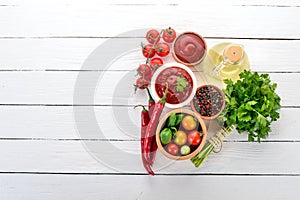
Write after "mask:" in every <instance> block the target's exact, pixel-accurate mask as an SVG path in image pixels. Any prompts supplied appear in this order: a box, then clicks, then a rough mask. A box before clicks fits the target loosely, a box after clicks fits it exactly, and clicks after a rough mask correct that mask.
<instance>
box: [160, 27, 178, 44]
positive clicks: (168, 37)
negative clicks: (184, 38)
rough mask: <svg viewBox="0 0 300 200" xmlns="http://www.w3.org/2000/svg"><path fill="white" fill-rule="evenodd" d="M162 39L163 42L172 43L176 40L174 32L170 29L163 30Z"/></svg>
mask: <svg viewBox="0 0 300 200" xmlns="http://www.w3.org/2000/svg"><path fill="white" fill-rule="evenodd" d="M162 38H163V40H164V41H165V42H168V43H172V42H173V41H174V40H175V38H176V32H175V30H174V29H172V28H171V27H169V28H167V29H165V30H164V32H163V35H162Z"/></svg>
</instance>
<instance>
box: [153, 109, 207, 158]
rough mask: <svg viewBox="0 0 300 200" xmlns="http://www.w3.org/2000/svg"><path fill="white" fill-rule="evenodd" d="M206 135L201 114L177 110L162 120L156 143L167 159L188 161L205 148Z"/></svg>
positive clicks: (157, 131) (157, 130)
mask: <svg viewBox="0 0 300 200" xmlns="http://www.w3.org/2000/svg"><path fill="white" fill-rule="evenodd" d="M206 133H207V130H206V126H205V124H204V122H203V120H202V119H201V117H200V116H199V114H197V113H195V112H193V111H191V110H187V109H176V110H172V111H170V112H169V113H167V114H166V115H165V116H164V117H163V118H162V119H161V120H160V122H159V124H158V126H157V129H156V142H157V146H158V149H159V150H160V151H161V152H162V153H163V154H164V155H165V156H166V157H168V158H170V159H173V160H186V159H190V158H192V157H194V156H195V155H196V154H198V153H199V152H200V150H201V149H202V148H203V146H204V144H205V141H206Z"/></svg>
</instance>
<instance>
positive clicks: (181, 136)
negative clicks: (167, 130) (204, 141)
mask: <svg viewBox="0 0 300 200" xmlns="http://www.w3.org/2000/svg"><path fill="white" fill-rule="evenodd" d="M186 141H187V136H186V133H185V132H184V131H177V132H176V134H175V139H174V142H175V144H177V145H184V144H185V143H186Z"/></svg>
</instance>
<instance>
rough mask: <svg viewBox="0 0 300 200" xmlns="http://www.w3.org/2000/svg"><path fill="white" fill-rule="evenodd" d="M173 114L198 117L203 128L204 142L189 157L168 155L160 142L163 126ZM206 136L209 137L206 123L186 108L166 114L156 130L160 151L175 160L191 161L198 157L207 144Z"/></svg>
mask: <svg viewBox="0 0 300 200" xmlns="http://www.w3.org/2000/svg"><path fill="white" fill-rule="evenodd" d="M172 113H184V114H188V115H191V116H193V117H196V118H197V120H198V122H199V123H200V126H201V127H202V134H203V136H202V140H201V143H200V145H199V146H198V147H197V149H195V150H194V151H193V152H192V153H190V154H188V155H185V156H174V155H171V154H170V153H168V152H167V151H166V150H165V149H164V147H163V146H162V144H161V142H160V137H159V134H160V131H161V128H162V126H163V124H164V123H165V121H166V120H167V119H168V118H169V116H170V115H171V114H172ZM206 136H207V129H206V125H205V123H204V121H203V120H202V119H201V117H200V115H199V114H198V113H196V112H193V111H191V110H188V109H184V108H179V109H175V110H171V111H170V112H168V113H167V114H165V115H164V116H163V118H162V119H161V120H160V122H159V124H158V126H157V129H156V143H157V147H158V149H159V150H160V151H161V152H162V153H163V154H164V155H165V156H166V157H168V158H170V159H173V160H186V159H190V158H192V157H194V156H196V155H197V154H198V153H199V152H200V151H201V149H202V148H203V146H204V144H205V142H206Z"/></svg>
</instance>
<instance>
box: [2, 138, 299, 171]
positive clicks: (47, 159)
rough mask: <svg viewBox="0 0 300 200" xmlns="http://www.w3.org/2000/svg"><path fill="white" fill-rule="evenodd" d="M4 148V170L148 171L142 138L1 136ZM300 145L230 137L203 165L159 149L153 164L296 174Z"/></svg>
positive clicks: (168, 168) (158, 168)
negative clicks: (177, 158) (32, 138)
mask: <svg viewBox="0 0 300 200" xmlns="http://www.w3.org/2000/svg"><path fill="white" fill-rule="evenodd" d="M0 150H1V152H2V156H1V159H0V172H46V173H47V172H49V173H120V172H122V173H145V170H144V168H143V166H142V163H141V156H140V153H139V152H140V142H138V141H111V142H108V141H85V142H83V143H81V142H80V141H19V140H1V141H0ZM299 151H300V143H298V142H286V143H285V142H279V143H278V142H275V143H273V142H267V143H260V144H258V143H246V142H241V143H240V142H233V143H232V142H230V143H229V142H226V143H224V144H223V150H222V151H221V152H220V153H219V154H214V153H212V154H211V155H210V157H209V158H208V159H207V161H206V162H205V163H203V165H202V166H201V167H200V168H195V167H194V166H193V164H192V163H191V162H190V161H189V160H186V161H173V160H170V159H167V158H166V157H164V156H163V155H162V154H161V153H160V152H158V153H157V156H156V161H155V164H154V165H153V169H154V171H155V172H156V173H157V174H165V173H167V174H206V173H212V174H294V175H297V174H299V173H300V168H299V162H300V157H299V156H298V152H299ZM254 166H255V167H254Z"/></svg>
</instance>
